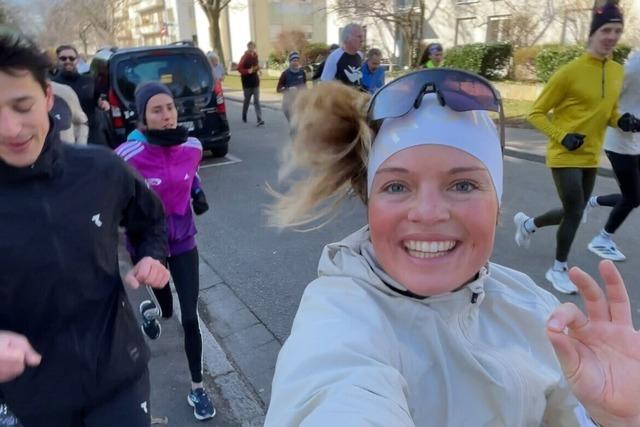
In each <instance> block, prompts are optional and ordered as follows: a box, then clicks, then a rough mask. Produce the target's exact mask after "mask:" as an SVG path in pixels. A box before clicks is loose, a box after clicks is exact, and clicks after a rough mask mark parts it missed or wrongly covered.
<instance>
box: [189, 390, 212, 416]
mask: <svg viewBox="0 0 640 427" xmlns="http://www.w3.org/2000/svg"><path fill="white" fill-rule="evenodd" d="M187 402H189V405H190V406H191V407H193V416H194V417H196V420H200V421H203V420H208V419H210V418H213V417H214V416H215V415H216V408H214V407H213V403H211V399H210V398H209V395H208V394H207V392H206V391H205V390H204V389H203V388H197V389H195V390H191V391H190V392H189V394H188V395H187Z"/></svg>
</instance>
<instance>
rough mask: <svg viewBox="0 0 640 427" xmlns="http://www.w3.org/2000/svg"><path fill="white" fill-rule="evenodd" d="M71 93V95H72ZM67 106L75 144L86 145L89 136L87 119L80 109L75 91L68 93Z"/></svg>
mask: <svg viewBox="0 0 640 427" xmlns="http://www.w3.org/2000/svg"><path fill="white" fill-rule="evenodd" d="M72 95H73V96H72ZM69 98H70V99H69V102H68V103H69V107H71V122H72V123H73V129H74V136H75V141H76V144H82V145H86V143H87V139H88V138H89V119H88V118H87V115H86V114H85V113H84V111H82V107H81V106H80V100H78V96H77V95H76V94H75V93H72V94H69Z"/></svg>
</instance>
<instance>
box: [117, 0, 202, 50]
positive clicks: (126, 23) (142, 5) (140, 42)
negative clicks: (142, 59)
mask: <svg viewBox="0 0 640 427" xmlns="http://www.w3.org/2000/svg"><path fill="white" fill-rule="evenodd" d="M116 19H118V22H119V23H118V25H117V33H116V41H117V44H118V46H152V45H161V44H167V43H171V42H175V41H178V40H193V41H195V40H196V34H197V33H196V16H195V7H194V3H193V2H192V1H191V0H125V1H123V2H122V6H121V8H120V9H119V10H118V11H117V12H116Z"/></svg>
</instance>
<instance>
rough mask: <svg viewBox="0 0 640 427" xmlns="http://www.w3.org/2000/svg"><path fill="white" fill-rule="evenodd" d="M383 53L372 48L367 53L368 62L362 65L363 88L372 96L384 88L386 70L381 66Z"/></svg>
mask: <svg viewBox="0 0 640 427" xmlns="http://www.w3.org/2000/svg"><path fill="white" fill-rule="evenodd" d="M381 61H382V52H380V49H377V48H375V47H374V48H372V49H369V52H367V60H366V61H365V62H364V64H362V88H363V89H365V90H366V91H367V92H369V93H370V94H372V95H373V94H374V93H376V91H377V90H378V89H380V88H381V87H382V86H384V68H382V67H381V66H380V63H381Z"/></svg>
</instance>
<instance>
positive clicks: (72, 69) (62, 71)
mask: <svg viewBox="0 0 640 427" xmlns="http://www.w3.org/2000/svg"><path fill="white" fill-rule="evenodd" d="M56 55H57V58H58V67H57V69H58V72H57V74H55V76H54V77H53V80H54V81H55V82H57V83H62V84H64V85H67V86H70V87H71V88H72V89H73V91H74V92H75V93H76V95H78V98H79V99H80V105H81V106H82V111H84V113H85V114H86V115H87V118H88V119H89V129H90V130H89V140H95V135H96V134H97V133H98V132H99V130H98V129H97V125H96V117H95V116H96V107H97V108H98V110H99V111H108V110H109V109H110V108H111V107H110V105H109V103H108V102H107V101H106V100H105V99H101V98H100V96H101V95H102V94H101V93H98V91H97V90H96V87H95V81H94V79H93V77H91V76H90V75H88V74H80V72H78V61H79V55H78V50H77V49H76V48H75V47H73V46H71V45H62V46H58V48H57V49H56ZM92 134H93V135H92ZM92 136H93V138H91V137H92Z"/></svg>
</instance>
